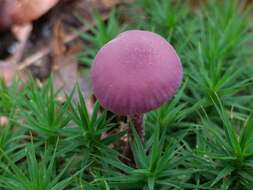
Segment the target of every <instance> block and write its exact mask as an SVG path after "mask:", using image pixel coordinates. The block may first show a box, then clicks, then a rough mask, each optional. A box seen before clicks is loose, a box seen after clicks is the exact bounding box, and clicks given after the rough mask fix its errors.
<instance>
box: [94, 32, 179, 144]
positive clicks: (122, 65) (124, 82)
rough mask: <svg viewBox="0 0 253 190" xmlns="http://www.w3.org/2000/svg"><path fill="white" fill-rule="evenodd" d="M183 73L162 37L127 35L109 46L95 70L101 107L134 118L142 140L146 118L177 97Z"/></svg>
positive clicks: (99, 59) (123, 35) (98, 56)
mask: <svg viewBox="0 0 253 190" xmlns="http://www.w3.org/2000/svg"><path fill="white" fill-rule="evenodd" d="M182 73H183V72H182V65H181V62H180V58H179V57H178V56H177V53H176V51H175V49H174V48H173V47H172V46H171V45H170V44H169V43H168V42H167V41H166V40H165V39H164V38H162V37H161V36H159V35H158V34H155V33H153V32H148V31H141V30H130V31H126V32H123V33H121V34H120V35H118V36H117V37H116V38H115V39H113V40H112V41H110V42H108V43H107V44H105V46H104V47H103V48H101V49H100V51H99V52H98V54H97V56H96V58H95V60H94V62H93V64H92V68H91V78H92V84H93V90H94V94H95V96H96V98H97V99H98V100H99V102H100V104H101V105H102V106H103V107H104V108H106V109H108V110H110V111H112V112H114V113H117V114H120V115H126V116H130V118H132V120H133V123H134V124H135V127H136V130H137V132H138V134H139V135H140V137H141V138H142V140H143V139H144V132H143V124H142V123H143V114H144V113H146V112H148V111H150V110H153V109H155V108H158V107H160V106H161V105H162V104H163V103H165V102H167V101H168V100H170V99H171V98H172V97H173V96H174V95H175V93H176V91H177V89H178V87H179V86H180V83H181V80H182Z"/></svg>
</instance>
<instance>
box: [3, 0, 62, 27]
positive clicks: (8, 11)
mask: <svg viewBox="0 0 253 190" xmlns="http://www.w3.org/2000/svg"><path fill="white" fill-rule="evenodd" d="M59 1H60V0H2V2H1V3H0V5H1V7H0V15H1V17H0V27H1V28H8V27H10V26H11V25H14V24H24V23H28V22H32V21H34V20H36V19H38V18H39V17H41V16H42V15H43V14H45V13H46V12H47V11H48V10H49V9H51V8H52V7H54V6H55V5H56V4H57V3H58V2H59Z"/></svg>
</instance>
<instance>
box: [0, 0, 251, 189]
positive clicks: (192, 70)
mask: <svg viewBox="0 0 253 190" xmlns="http://www.w3.org/2000/svg"><path fill="white" fill-rule="evenodd" d="M240 2H241V1H239V0H238V1H235V0H224V1H219V0H213V1H212V0H210V1H208V2H207V3H206V4H204V3H203V4H202V5H201V6H200V7H198V8H195V9H193V8H191V7H190V5H189V4H188V3H187V1H183V0H179V1H177V3H174V1H172V0H156V1H154V0H136V2H135V3H132V4H131V5H125V6H128V7H127V8H126V9H127V10H128V11H125V12H127V13H128V14H127V15H122V14H123V13H122V12H120V11H118V12H117V11H112V13H111V14H110V16H109V19H108V20H107V21H104V20H103V19H102V17H101V16H100V15H98V14H96V15H95V16H94V18H95V22H96V26H95V27H94V28H93V29H92V30H91V32H90V33H83V34H81V36H82V38H83V39H84V41H85V43H88V44H90V48H89V49H88V48H86V50H85V52H84V53H83V54H82V55H81V56H80V59H81V61H82V62H83V63H84V64H85V65H88V66H89V65H90V64H91V63H92V59H93V58H94V56H95V55H96V52H97V50H98V49H99V48H100V47H102V46H103V44H105V43H106V42H108V41H109V40H111V39H112V38H113V37H115V36H116V35H117V34H118V33H120V32H121V31H122V30H123V28H125V26H126V25H127V28H128V29H133V28H141V29H145V30H151V31H155V32H157V33H159V34H161V35H162V36H164V37H165V38H166V39H168V41H170V42H171V43H172V44H173V46H174V47H175V49H176V50H177V52H178V54H179V56H180V57H181V60H182V64H183V66H184V81H183V84H182V85H181V88H180V90H179V91H178V93H177V95H176V96H175V97H174V99H173V100H171V101H170V102H168V103H166V104H165V105H163V106H162V107H160V108H159V109H157V110H155V111H152V112H150V113H148V114H146V116H145V130H146V136H145V142H144V144H142V143H141V140H140V139H139V137H138V136H137V134H136V132H135V130H134V128H132V127H131V126H130V129H131V130H132V133H133V137H132V141H131V149H132V153H133V158H129V159H130V160H128V162H126V161H123V160H124V158H123V155H122V152H123V149H124V148H125V146H126V144H123V143H122V140H120V139H121V138H122V137H123V136H124V135H125V134H126V133H127V131H120V130H119V129H118V128H119V126H120V125H122V124H121V123H120V122H119V121H120V120H119V119H118V118H117V117H116V116H114V115H112V114H111V113H109V112H107V111H105V110H101V109H100V106H99V104H98V103H95V104H94V106H93V110H92V112H91V113H90V109H89V108H88V106H87V105H86V103H85V99H84V96H83V94H82V92H81V90H80V89H79V87H78V86H77V87H74V86H73V93H72V94H70V95H68V96H66V98H65V99H66V100H65V101H64V102H60V101H58V99H57V96H58V94H59V92H56V91H55V90H54V89H53V86H52V81H51V79H50V80H49V81H48V82H47V83H46V84H45V85H44V86H43V87H42V88H39V87H37V86H36V84H35V83H34V82H31V83H29V84H27V85H26V86H25V87H24V88H23V89H22V90H20V89H19V88H18V87H19V86H20V84H19V83H15V84H13V85H12V86H11V87H6V86H5V85H4V84H3V83H1V84H0V116H1V117H7V118H8V123H7V124H5V125H4V126H0V189H3V190H17V189H20V190H61V189H62V190H63V189H71V190H99V189H101V190H117V189H118V190H120V189H136V190H138V189H144V190H165V189H171V190H172V189H173V190H174V189H175V190H176V189H194V190H201V189H215V190H216V189H217V190H218V189H219V190H251V189H252V187H253V148H252V147H253V111H252V110H253V63H252V60H253V59H252V58H253V57H252V54H253V51H252V45H253V32H252V31H253V23H252V18H251V17H252V15H251V14H252V9H251V8H247V7H246V8H243V7H242V6H241V4H240ZM119 10H121V9H119ZM138 12H141V13H140V14H138ZM123 16H124V17H127V19H126V20H127V22H126V23H124V24H122V21H120V19H121V17H123ZM74 93H77V94H78V95H79V99H78V100H76V99H75V98H74V96H73V94H74Z"/></svg>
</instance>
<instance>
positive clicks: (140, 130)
mask: <svg viewBox="0 0 253 190" xmlns="http://www.w3.org/2000/svg"><path fill="white" fill-rule="evenodd" d="M131 119H132V121H133V123H134V127H135V129H136V132H137V134H138V135H139V137H140V138H141V141H142V143H143V142H144V135H145V131H144V127H143V114H135V115H133V116H131Z"/></svg>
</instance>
